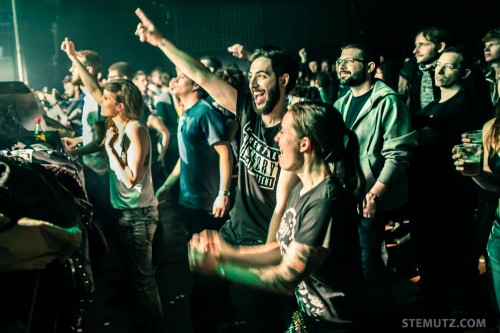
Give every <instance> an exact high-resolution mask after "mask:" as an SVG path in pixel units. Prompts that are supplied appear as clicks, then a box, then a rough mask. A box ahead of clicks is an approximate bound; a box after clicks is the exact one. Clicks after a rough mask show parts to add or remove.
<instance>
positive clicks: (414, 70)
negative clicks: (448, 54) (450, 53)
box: [399, 27, 449, 114]
mask: <svg viewBox="0 0 500 333" xmlns="http://www.w3.org/2000/svg"><path fill="white" fill-rule="evenodd" d="M448 39H449V35H448V32H447V31H446V30H443V29H441V28H438V27H426V28H424V29H422V30H420V31H419V32H417V34H416V36H415V48H414V49H413V55H414V56H415V59H414V61H412V60H410V61H408V62H406V63H405V64H404V65H403V67H402V68H401V71H400V73H399V76H400V79H399V91H400V92H401V93H403V94H405V95H406V97H407V98H408V99H409V100H408V106H409V109H410V113H411V114H416V113H419V112H420V111H421V110H422V109H423V108H424V107H425V106H426V105H427V104H429V103H430V102H432V101H434V100H436V99H439V89H438V88H437V87H436V84H435V83H434V63H435V61H436V60H437V58H438V57H439V55H440V54H441V52H443V50H444V49H445V47H446V44H447V43H448Z"/></svg>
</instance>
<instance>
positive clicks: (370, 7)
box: [0, 0, 500, 90]
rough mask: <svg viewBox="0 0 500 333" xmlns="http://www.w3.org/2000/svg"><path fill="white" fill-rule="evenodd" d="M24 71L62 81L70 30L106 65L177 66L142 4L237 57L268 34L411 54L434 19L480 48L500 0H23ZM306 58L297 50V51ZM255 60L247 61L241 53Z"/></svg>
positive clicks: (329, 53) (178, 29)
mask: <svg viewBox="0 0 500 333" xmlns="http://www.w3.org/2000/svg"><path fill="white" fill-rule="evenodd" d="M11 1H12V0H3V1H1V2H0V46H1V47H3V57H0V80H13V79H17V70H16V69H15V66H16V61H15V43H14V33H13V31H14V28H13V24H12V8H11ZM15 3H16V7H17V19H18V26H19V39H20V47H21V54H22V57H23V61H24V65H25V78H27V81H28V83H29V85H30V86H31V87H32V88H34V89H37V90H39V89H41V88H42V87H43V86H48V87H49V88H52V87H56V88H58V89H60V88H61V83H60V82H61V80H62V78H63V77H64V75H66V74H68V69H69V67H70V61H69V60H68V59H67V57H66V55H65V54H64V53H61V52H60V51H59V47H60V44H61V42H62V40H63V39H64V37H66V36H68V37H69V38H70V39H72V40H73V41H74V42H75V45H76V48H77V50H81V49H92V50H95V51H97V52H98V53H100V54H101V55H102V57H103V62H104V63H103V65H104V67H103V68H104V74H106V73H107V71H106V68H107V67H108V66H109V65H110V64H112V63H113V62H116V61H127V62H129V63H130V64H131V65H132V67H133V69H134V70H138V69H143V70H146V71H149V70H151V69H152V68H154V67H156V66H163V67H166V68H167V69H168V70H169V71H170V72H173V71H174V68H173V67H172V65H171V63H170V62H169V61H168V60H167V59H166V58H165V57H164V56H163V55H162V53H161V52H160V51H159V50H158V49H155V48H153V47H151V46H150V45H146V44H142V43H140V42H139V41H138V38H137V37H136V36H134V32H135V28H136V25H137V23H138V22H139V21H138V19H137V18H136V16H135V14H134V10H135V8H137V7H141V8H142V9H143V10H144V11H145V12H146V14H148V15H149V16H150V17H151V18H152V19H153V20H154V21H155V22H156V24H157V26H159V27H160V30H161V31H162V32H163V33H164V34H165V35H166V36H167V37H169V38H171V39H172V41H174V42H175V43H176V44H177V45H179V46H180V47H181V48H182V49H184V50H186V51H187V52H188V53H191V54H192V55H195V56H203V55H214V56H217V57H218V58H220V59H221V60H223V62H225V63H227V62H234V61H236V59H235V58H233V57H231V56H230V54H229V53H227V52H226V48H227V47H228V46H229V45H232V44H234V43H241V44H244V45H246V46H248V48H249V49H252V48H255V47H258V46H260V45H263V44H275V45H279V46H282V47H285V48H286V49H288V50H289V51H290V52H292V53H293V54H297V53H298V51H299V49H300V48H302V47H305V48H306V49H307V51H308V54H309V56H310V57H317V58H323V57H327V58H329V59H331V60H333V59H335V58H337V57H338V55H339V47H340V46H341V45H342V44H343V43H346V42H351V41H357V40H359V41H369V42H371V43H373V44H375V45H376V46H377V47H378V48H379V49H380V52H381V53H383V54H384V55H385V56H386V57H389V58H393V59H394V60H396V61H401V60H402V59H403V58H404V57H407V56H411V51H412V49H413V42H414V35H415V33H416V31H418V30H419V29H421V28H422V27H425V26H428V25H436V26H441V27H443V28H446V29H447V30H448V31H449V32H450V34H451V36H452V39H453V42H454V43H461V44H466V45H468V46H470V47H471V48H472V49H474V50H475V51H477V52H478V53H479V55H480V54H481V53H480V52H481V45H482V42H481V37H482V36H483V35H484V34H485V33H486V32H487V31H488V30H489V29H492V28H495V27H497V26H499V25H500V1H498V0H496V1H493V0H484V1H482V0H480V1H468V2H467V3H466V4H462V1H461V2H452V1H429V0H421V1H406V0H380V1H364V0H330V1H320V0H309V1H308V0H298V1H294V0H266V1H264V0H244V1H230V0H205V1H201V0H183V1H179V0H168V1H167V0H157V1H143V0H85V1H75V0H16V1H15ZM297 59H298V56H297ZM239 64H240V65H241V66H246V64H245V63H244V62H239Z"/></svg>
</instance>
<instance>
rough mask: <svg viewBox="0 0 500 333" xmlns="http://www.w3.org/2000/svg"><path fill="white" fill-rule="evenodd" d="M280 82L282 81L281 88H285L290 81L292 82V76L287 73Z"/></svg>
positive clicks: (281, 77)
mask: <svg viewBox="0 0 500 333" xmlns="http://www.w3.org/2000/svg"><path fill="white" fill-rule="evenodd" d="M279 80H280V83H279V84H280V87H283V88H284V87H286V86H287V84H288V81H290V75H288V74H287V73H285V74H283V75H281V76H280V78H279Z"/></svg>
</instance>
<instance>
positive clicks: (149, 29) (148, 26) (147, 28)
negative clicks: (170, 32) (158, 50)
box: [135, 8, 163, 46]
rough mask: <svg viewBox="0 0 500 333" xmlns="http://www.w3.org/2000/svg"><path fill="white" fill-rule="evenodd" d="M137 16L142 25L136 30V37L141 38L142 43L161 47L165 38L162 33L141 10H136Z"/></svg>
mask: <svg viewBox="0 0 500 333" xmlns="http://www.w3.org/2000/svg"><path fill="white" fill-rule="evenodd" d="M135 14H136V15H137V17H138V18H139V19H140V20H141V23H139V24H138V25H137V29H136V30H135V34H136V36H139V39H140V41H141V42H148V43H149V44H151V45H153V46H159V45H160V43H161V40H162V38H163V35H162V34H161V32H160V31H159V30H158V29H157V28H156V27H155V25H154V23H153V22H152V21H151V20H150V19H149V18H148V17H147V16H146V14H144V12H143V11H142V10H141V9H140V8H137V9H136V10H135Z"/></svg>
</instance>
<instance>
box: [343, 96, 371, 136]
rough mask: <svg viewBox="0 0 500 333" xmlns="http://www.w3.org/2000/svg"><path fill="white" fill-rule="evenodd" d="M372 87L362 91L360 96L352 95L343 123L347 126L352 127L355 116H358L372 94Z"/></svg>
mask: <svg viewBox="0 0 500 333" xmlns="http://www.w3.org/2000/svg"><path fill="white" fill-rule="evenodd" d="M372 92H373V89H370V90H369V91H368V92H366V93H364V94H363V95H361V96H357V97H356V96H352V99H351V104H349V110H347V117H346V120H345V124H346V126H347V128H352V125H354V122H355V121H356V118H358V115H359V113H360V112H361V109H362V108H363V106H364V105H365V103H366V101H367V100H368V99H369V98H370V96H371V95H372Z"/></svg>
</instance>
